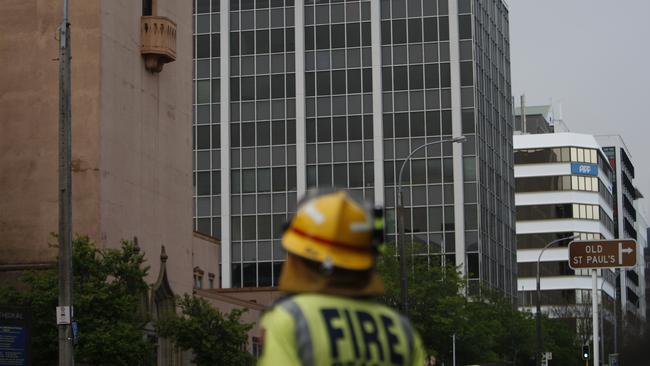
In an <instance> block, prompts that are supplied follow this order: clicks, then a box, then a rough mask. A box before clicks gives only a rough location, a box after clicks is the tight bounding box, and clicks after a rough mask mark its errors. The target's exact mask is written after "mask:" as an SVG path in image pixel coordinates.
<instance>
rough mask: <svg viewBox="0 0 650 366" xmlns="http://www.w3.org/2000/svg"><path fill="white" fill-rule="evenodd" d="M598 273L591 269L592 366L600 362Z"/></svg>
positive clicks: (596, 365)
mask: <svg viewBox="0 0 650 366" xmlns="http://www.w3.org/2000/svg"><path fill="white" fill-rule="evenodd" d="M597 291H598V274H597V271H596V270H595V269H592V270H591V327H592V332H591V333H592V334H593V336H592V337H593V347H592V348H593V350H594V366H598V364H599V363H600V362H599V360H600V357H599V356H600V349H599V348H598V344H599V343H598V292H597Z"/></svg>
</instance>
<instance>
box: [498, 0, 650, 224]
mask: <svg viewBox="0 0 650 366" xmlns="http://www.w3.org/2000/svg"><path fill="white" fill-rule="evenodd" d="M508 5H509V9H510V48H511V49H510V53H511V62H512V94H513V95H514V96H515V97H516V104H517V105H519V95H521V94H522V93H525V94H526V105H541V104H550V103H551V101H553V104H554V105H555V107H556V108H555V109H556V111H557V106H558V105H559V104H560V103H561V105H562V114H563V116H562V117H563V119H564V122H565V123H566V124H567V126H568V127H569V129H570V130H571V131H572V132H582V133H589V134H618V135H621V137H622V138H623V140H624V141H625V143H626V144H627V146H628V148H629V150H630V152H631V154H632V159H633V162H634V164H635V170H636V180H635V184H636V186H637V187H638V188H639V190H641V192H642V193H643V194H644V196H645V197H648V198H650V113H648V112H649V111H650V21H649V20H648V16H649V15H650V1H649V0H621V1H612V0H508ZM649 201H650V200H649V199H647V198H646V199H645V200H644V206H645V207H646V210H645V211H646V213H647V212H648V202H649ZM646 217H647V218H648V215H647V214H646ZM648 219H650V218H648Z"/></svg>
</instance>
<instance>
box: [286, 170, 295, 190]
mask: <svg viewBox="0 0 650 366" xmlns="http://www.w3.org/2000/svg"><path fill="white" fill-rule="evenodd" d="M287 190H289V191H295V190H296V167H293V166H290V167H287Z"/></svg>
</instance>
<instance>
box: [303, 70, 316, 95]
mask: <svg viewBox="0 0 650 366" xmlns="http://www.w3.org/2000/svg"><path fill="white" fill-rule="evenodd" d="M305 94H306V95H307V96H308V97H313V96H314V95H316V74H315V73H313V72H306V73H305Z"/></svg>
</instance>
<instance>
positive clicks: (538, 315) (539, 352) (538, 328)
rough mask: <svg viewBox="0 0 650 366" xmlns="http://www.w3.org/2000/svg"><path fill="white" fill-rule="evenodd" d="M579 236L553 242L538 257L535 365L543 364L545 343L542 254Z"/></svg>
mask: <svg viewBox="0 0 650 366" xmlns="http://www.w3.org/2000/svg"><path fill="white" fill-rule="evenodd" d="M577 236H578V235H571V236H567V237H565V238H559V239H555V240H553V241H552V242H550V243H548V244H546V246H545V247H544V248H543V249H542V251H541V252H540V253H539V256H538V257H537V276H536V280H537V281H536V285H537V299H536V302H537V312H536V313H535V328H536V331H537V352H536V353H535V365H541V362H542V357H541V356H542V352H543V348H544V345H543V342H542V309H541V304H540V298H541V281H540V278H539V262H540V261H541V260H542V254H544V251H545V250H546V249H548V248H549V247H550V246H552V245H553V244H556V243H559V242H562V241H565V240H571V239H574V238H576V237H577Z"/></svg>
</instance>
